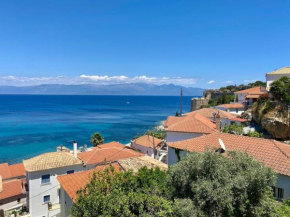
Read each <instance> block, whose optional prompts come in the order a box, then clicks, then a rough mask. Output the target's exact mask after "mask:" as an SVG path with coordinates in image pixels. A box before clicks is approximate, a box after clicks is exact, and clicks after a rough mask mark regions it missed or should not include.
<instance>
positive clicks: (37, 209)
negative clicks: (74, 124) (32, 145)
mask: <svg viewBox="0 0 290 217" xmlns="http://www.w3.org/2000/svg"><path fill="white" fill-rule="evenodd" d="M75 145H76V144H75ZM23 164H24V168H25V170H26V180H27V185H28V195H27V205H28V208H29V213H30V216H31V217H38V216H39V217H43V216H45V217H54V216H59V215H60V205H59V202H60V187H59V182H58V180H57V176H59V175H63V174H70V173H74V172H78V171H82V170H83V163H82V161H81V160H80V159H79V158H77V155H76V153H75V154H71V153H67V152H51V153H45V154H42V155H39V156H36V157H34V158H31V159H29V160H23Z"/></svg>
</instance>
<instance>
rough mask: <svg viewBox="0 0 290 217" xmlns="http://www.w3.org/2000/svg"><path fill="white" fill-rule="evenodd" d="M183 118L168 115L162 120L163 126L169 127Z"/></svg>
mask: <svg viewBox="0 0 290 217" xmlns="http://www.w3.org/2000/svg"><path fill="white" fill-rule="evenodd" d="M183 120H184V119H183V117H176V116H168V117H167V119H166V121H165V122H164V127H169V126H170V125H172V124H176V123H178V122H180V121H183Z"/></svg>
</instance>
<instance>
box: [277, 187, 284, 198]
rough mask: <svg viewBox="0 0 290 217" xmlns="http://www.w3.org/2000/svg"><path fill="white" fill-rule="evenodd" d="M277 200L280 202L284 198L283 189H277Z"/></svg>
mask: <svg viewBox="0 0 290 217" xmlns="http://www.w3.org/2000/svg"><path fill="white" fill-rule="evenodd" d="M277 198H278V199H279V200H282V199H283V198H284V189H283V188H278V197H277Z"/></svg>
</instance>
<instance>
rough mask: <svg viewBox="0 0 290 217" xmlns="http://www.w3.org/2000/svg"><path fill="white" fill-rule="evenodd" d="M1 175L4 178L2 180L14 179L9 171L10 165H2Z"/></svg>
mask: <svg viewBox="0 0 290 217" xmlns="http://www.w3.org/2000/svg"><path fill="white" fill-rule="evenodd" d="M0 175H1V176H2V179H3V180H5V179H10V178H12V177H13V176H12V173H11V171H10V169H9V166H8V163H3V164H0Z"/></svg>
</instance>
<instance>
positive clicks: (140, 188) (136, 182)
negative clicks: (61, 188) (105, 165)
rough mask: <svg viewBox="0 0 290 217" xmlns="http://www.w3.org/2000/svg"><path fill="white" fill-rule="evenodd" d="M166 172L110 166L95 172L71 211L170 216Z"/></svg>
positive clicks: (87, 215) (85, 216) (77, 216)
mask: <svg viewBox="0 0 290 217" xmlns="http://www.w3.org/2000/svg"><path fill="white" fill-rule="evenodd" d="M167 194H168V190H167V187H166V172H163V171H161V170H160V169H158V168H157V169H147V168H146V167H144V168H142V169H140V170H139V171H138V173H137V174H136V175H134V174H133V173H132V172H131V171H125V172H115V171H114V169H113V167H111V168H109V169H106V170H104V171H103V172H98V173H95V174H94V175H93V177H92V179H91V181H90V183H89V184H87V186H86V187H85V188H84V189H81V190H80V191H79V192H78V197H77V200H76V202H75V203H74V204H73V206H72V209H71V213H72V215H73V216H74V217H91V216H116V217H118V216H125V217H126V216H130V217H131V216H162V217H163V216H164V217H165V216H173V210H172V201H170V200H168V199H166V197H165V196H166V195H167Z"/></svg>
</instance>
